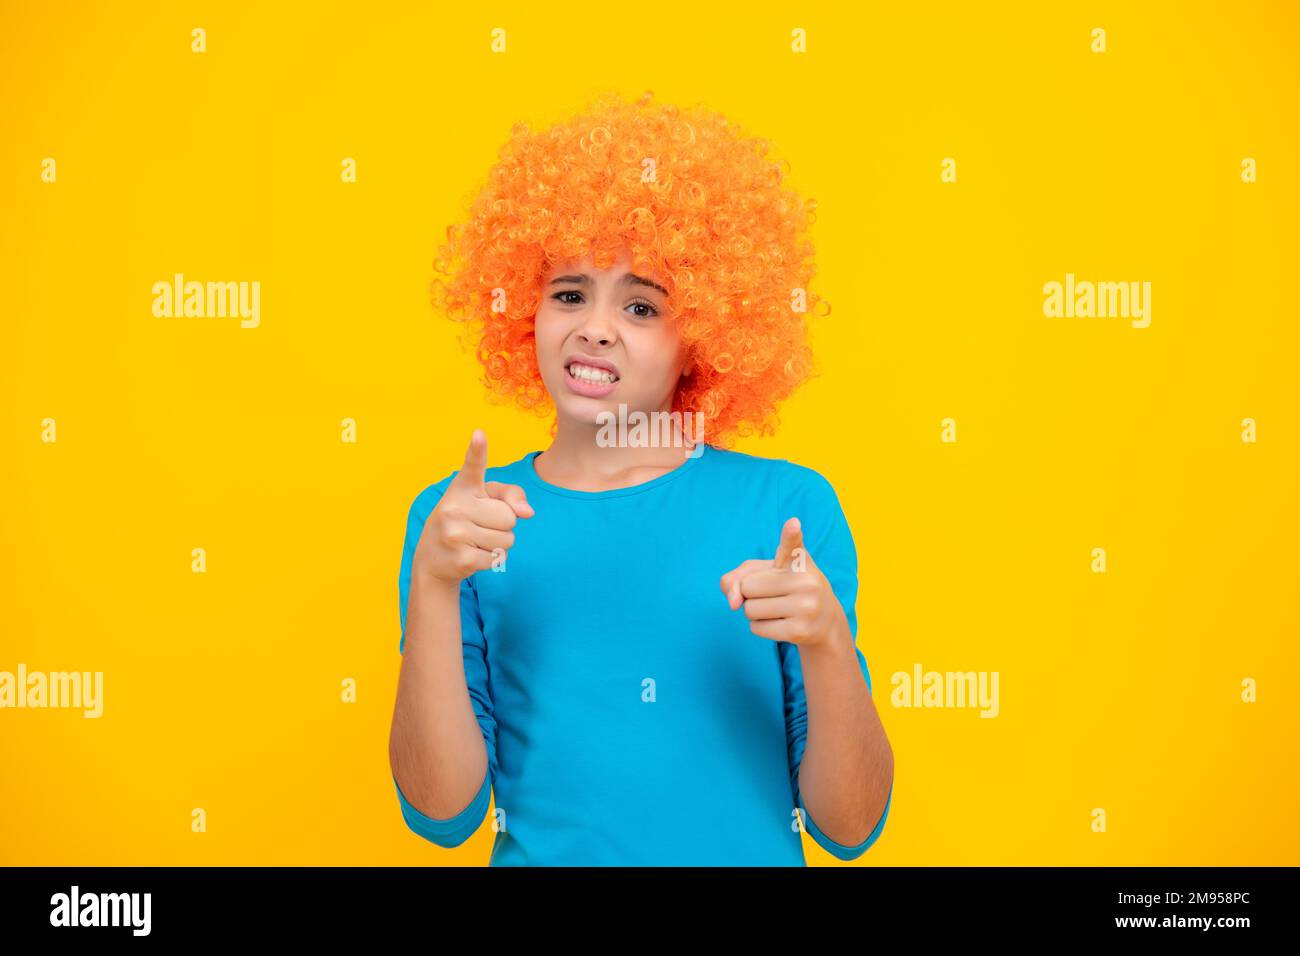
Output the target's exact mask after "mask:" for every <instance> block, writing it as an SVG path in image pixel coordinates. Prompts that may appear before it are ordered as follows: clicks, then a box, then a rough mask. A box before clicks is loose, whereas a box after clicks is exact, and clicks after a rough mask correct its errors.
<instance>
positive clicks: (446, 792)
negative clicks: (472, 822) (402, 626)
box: [388, 575, 487, 820]
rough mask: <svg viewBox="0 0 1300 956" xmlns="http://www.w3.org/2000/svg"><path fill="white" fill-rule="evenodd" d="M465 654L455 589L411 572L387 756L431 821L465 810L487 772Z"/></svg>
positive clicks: (410, 797)
mask: <svg viewBox="0 0 1300 956" xmlns="http://www.w3.org/2000/svg"><path fill="white" fill-rule="evenodd" d="M463 653H464V652H463V650H462V647H461V630H460V589H459V586H455V587H452V586H448V585H444V584H442V583H439V582H436V581H432V580H431V579H428V578H426V577H421V576H418V575H413V576H412V581H411V590H410V603H409V604H408V605H407V617H406V644H405V652H404V653H403V655H402V669H401V673H400V674H399V675H398V680H397V702H396V704H395V706H394V708H393V723H392V729H391V731H390V734H389V739H388V759H389V763H390V765H391V767H392V773H393V777H394V779H396V781H397V785H398V786H399V787H400V788H401V790H402V794H403V795H404V796H405V797H406V799H407V801H408V802H409V803H410V804H411V805H412V806H414V807H415V808H416V809H417V810H419V811H420V812H421V813H423V814H425V815H426V816H429V817H432V818H435V819H443V820H445V819H449V818H451V817H453V816H455V815H456V814H458V813H460V812H461V811H462V810H464V809H465V808H466V807H468V806H469V805H470V803H471V802H472V801H473V799H474V797H475V796H476V795H477V794H478V791H479V788H480V787H481V786H482V785H483V778H484V775H485V774H486V773H487V748H486V746H485V745H484V742H483V734H482V731H481V730H480V728H479V725H478V721H477V719H476V718H475V714H474V706H473V703H472V702H471V701H470V697H469V689H468V686H467V685H466V682H465V661H464V656H463Z"/></svg>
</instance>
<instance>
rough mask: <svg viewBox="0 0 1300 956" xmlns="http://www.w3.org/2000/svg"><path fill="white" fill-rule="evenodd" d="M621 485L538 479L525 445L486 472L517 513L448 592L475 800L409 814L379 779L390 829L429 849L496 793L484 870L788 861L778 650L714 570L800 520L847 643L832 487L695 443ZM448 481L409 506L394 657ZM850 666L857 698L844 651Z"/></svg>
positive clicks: (791, 817) (796, 822)
mask: <svg viewBox="0 0 1300 956" xmlns="http://www.w3.org/2000/svg"><path fill="white" fill-rule="evenodd" d="M702 448H703V450H702V452H701V453H700V454H699V455H698V457H695V458H685V459H684V462H683V464H681V465H679V466H678V467H677V468H675V469H674V470H673V471H670V472H668V473H666V474H664V475H661V476H659V477H658V478H654V479H652V480H650V481H646V482H643V483H641V484H638V485H634V486H632V487H628V488H618V489H615V490H612V491H596V492H592V491H574V490H571V489H567V488H562V487H559V486H557V485H553V484H550V483H548V482H546V481H544V480H543V479H542V478H541V477H540V476H539V475H538V474H537V471H536V469H535V467H534V466H533V459H534V458H535V457H536V456H537V455H538V454H539V452H531V453H529V454H528V455H525V456H524V457H523V458H521V459H519V460H518V461H515V462H513V463H511V464H508V465H505V466H501V467H495V468H488V469H487V480H489V481H502V482H508V483H511V484H517V485H520V486H521V487H523V488H524V490H525V492H526V494H527V496H528V501H529V503H530V504H531V505H532V506H533V510H534V514H533V516H532V517H530V518H521V519H519V521H518V522H517V523H516V525H515V528H514V534H515V543H514V545H513V547H512V548H511V549H510V551H509V552H508V554H507V556H506V559H505V561H504V563H503V564H502V565H501V567H500V569H489V570H483V571H478V572H475V573H474V574H472V575H471V576H470V577H468V578H466V579H465V580H464V581H462V582H461V587H460V617H461V637H462V645H463V650H464V663H465V681H466V685H467V687H468V689H469V696H470V700H471V702H472V704H473V707H474V713H475V715H476V716H477V719H478V726H479V729H480V730H481V731H482V733H483V742H484V744H485V746H486V749H487V757H488V762H487V772H486V773H485V775H484V778H483V783H482V786H481V787H480V788H479V791H478V794H477V796H475V797H474V799H473V800H472V801H471V802H470V804H469V806H467V807H466V808H465V809H464V810H462V811H461V812H460V813H458V814H456V815H455V816H453V817H450V818H448V819H436V818H433V817H429V816H426V815H425V814H424V813H422V812H421V811H419V810H418V809H416V808H415V807H414V806H413V805H412V804H411V803H410V802H409V801H408V800H407V799H406V797H405V795H404V794H403V793H402V790H401V788H400V786H398V785H397V779H396V777H394V778H393V784H394V786H395V787H397V796H398V800H399V802H400V805H401V811H402V815H403V818H404V820H405V821H406V824H407V825H408V826H409V827H410V829H411V830H413V831H414V832H415V833H417V834H419V835H420V836H422V837H424V838H425V839H426V840H429V841H431V842H433V843H435V844H437V845H438V846H442V847H454V846H457V845H458V844H460V843H462V842H464V841H465V840H466V839H467V838H468V837H470V836H471V835H472V834H473V833H474V832H475V831H476V830H477V829H478V828H479V826H480V825H482V823H483V822H484V819H485V817H486V815H487V811H488V806H489V798H490V797H491V796H492V795H495V811H494V815H493V816H494V821H495V829H496V836H495V840H494V842H493V846H492V854H491V859H490V861H489V865H491V866H520V865H532V866H538V865H541V866H605V865H611V866H661V865H662V866H780V865H789V866H803V865H805V860H804V855H803V843H802V840H801V838H800V820H802V823H803V826H804V828H805V829H806V830H807V832H808V833H809V834H810V835H811V836H812V837H813V839H815V840H816V841H817V843H818V844H820V845H821V846H822V847H823V848H825V849H826V850H827V851H829V852H830V853H832V854H833V855H835V856H836V857H838V858H839V859H842V860H852V859H855V858H857V857H859V856H861V855H862V854H863V853H864V852H865V851H866V850H867V848H868V847H870V846H871V845H872V844H873V843H874V842H875V841H876V839H877V838H878V837H879V836H880V833H881V830H882V829H883V827H884V825H885V819H886V818H887V817H888V816H889V806H890V804H892V802H893V787H892V785H891V787H890V792H889V800H888V802H887V803H886V804H885V809H884V811H883V813H882V814H881V817H880V821H879V823H877V824H876V827H875V829H874V830H873V831H872V832H871V834H870V835H869V836H868V837H867V838H866V839H865V840H864V841H863V842H862V843H860V844H859V845H857V846H845V845H842V844H840V843H837V842H835V841H834V840H832V839H830V838H829V837H827V836H826V835H825V834H824V833H822V832H821V830H819V829H818V828H817V825H816V823H815V821H813V819H812V818H811V816H810V815H809V814H808V812H807V810H806V809H805V808H804V806H803V799H802V797H801V795H800V792H799V766H800V763H801V761H802V759H803V753H804V747H805V743H806V739H807V725H808V712H807V702H806V699H805V697H804V688H803V679H802V673H801V670H800V666H799V650H798V647H797V645H794V644H788V643H785V642H781V641H773V640H770V639H768V638H764V637H759V636H758V635H756V634H754V633H753V632H752V631H750V629H749V621H748V618H746V617H745V614H744V611H743V609H742V610H737V611H732V610H731V609H730V607H729V606H728V604H727V601H726V597H725V596H724V595H723V593H722V591H721V590H720V588H719V585H718V579H719V578H720V577H721V576H722V575H723V574H724V573H726V572H727V571H730V570H731V569H732V568H734V567H735V566H736V565H738V564H740V563H741V562H742V561H744V560H745V559H747V558H772V557H774V556H775V552H776V547H777V544H778V541H779V538H780V533H781V527H782V525H783V524H784V523H785V521H786V519H788V518H791V517H798V518H799V519H800V522H801V524H802V526H803V534H804V543H805V546H806V547H807V550H808V553H809V554H810V555H811V556H812V559H813V560H814V561H815V562H816V563H817V566H818V567H819V568H820V569H821V570H822V573H823V574H825V575H826V577H827V579H828V580H829V581H830V584H831V587H832V589H833V590H834V592H835V595H836V596H837V597H838V598H839V600H840V602H841V604H843V606H844V612H845V614H846V615H847V616H848V621H849V627H850V630H851V632H852V633H853V635H854V638H855V639H856V636H857V617H856V614H855V609H854V605H855V601H856V597H857V554H856V551H855V548H854V544H853V536H852V534H851V533H850V531H849V526H848V522H847V521H846V520H845V518H844V513H843V511H842V510H841V508H840V504H839V501H838V499H837V497H836V495H835V491H834V489H833V488H832V487H831V485H830V483H829V482H827V481H826V479H825V478H823V477H822V476H821V475H820V474H818V473H817V472H816V471H813V470H812V469H810V468H806V467H804V466H801V465H797V464H794V463H791V462H789V461H785V460H781V459H769V458H761V457H757V456H753V455H747V454H743V453H740V452H733V451H726V450H720V449H715V448H712V447H708V446H702ZM454 477H455V472H453V473H452V474H450V475H448V476H447V477H446V478H444V479H442V480H441V481H439V482H437V483H436V484H433V485H430V486H429V487H427V488H425V489H424V490H423V491H421V492H420V493H419V494H418V495H417V496H416V498H415V501H414V502H413V503H412V505H411V508H410V512H409V516H408V520H407V525H406V537H405V545H404V548H403V551H402V561H401V570H400V573H399V578H398V582H399V609H400V616H401V625H402V638H401V641H400V642H399V644H398V649H399V652H404V651H405V646H406V616H407V614H406V612H407V602H408V600H409V595H410V584H411V562H412V557H413V555H414V553H415V548H416V545H417V543H418V542H419V540H420V534H421V532H422V530H423V528H424V523H425V521H426V519H427V518H428V517H429V514H430V512H432V510H433V508H434V507H435V506H436V505H437V503H438V501H439V499H440V498H441V497H442V494H443V492H444V491H445V490H446V488H447V486H448V484H449V483H450V482H451V480H452V479H453V478H454ZM857 660H858V664H859V666H860V667H861V669H862V674H863V676H864V678H865V679H866V681H867V686H868V687H870V686H871V674H870V672H869V671H868V669H867V662H866V659H865V658H864V657H863V654H862V651H861V650H860V649H858V650H857Z"/></svg>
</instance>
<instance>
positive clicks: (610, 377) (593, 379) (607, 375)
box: [564, 362, 618, 385]
mask: <svg viewBox="0 0 1300 956" xmlns="http://www.w3.org/2000/svg"><path fill="white" fill-rule="evenodd" d="M564 368H565V371H566V372H568V373H569V378H572V379H575V380H576V381H579V382H583V383H585V384H587V385H613V384H614V383H615V382H617V381H618V373H617V372H615V371H612V370H611V369H607V368H597V367H596V366H594V365H585V364H583V363H582V362H570V363H569V364H568V365H566V366H565V367H564Z"/></svg>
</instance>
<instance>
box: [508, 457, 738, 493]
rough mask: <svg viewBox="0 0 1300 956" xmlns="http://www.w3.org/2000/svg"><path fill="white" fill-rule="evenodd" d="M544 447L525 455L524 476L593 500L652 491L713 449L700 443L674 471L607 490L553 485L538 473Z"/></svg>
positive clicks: (557, 490)
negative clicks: (538, 459)
mask: <svg viewBox="0 0 1300 956" xmlns="http://www.w3.org/2000/svg"><path fill="white" fill-rule="evenodd" d="M543 450H544V449H540V448H539V449H538V450H537V451H530V452H529V453H528V454H527V455H525V456H524V476H525V478H526V479H527V481H528V482H529V483H530V484H532V485H535V486H537V487H538V488H540V489H541V490H543V491H549V492H550V493H551V494H553V495H563V496H564V497H565V498H585V499H588V500H593V499H597V498H622V497H625V496H627V495H639V494H641V493H642V492H643V491H650V490H651V489H654V488H658V487H660V486H661V485H666V484H667V483H668V482H670V481H675V480H676V479H678V478H680V477H681V476H682V475H684V474H686V473H688V472H689V471H691V470H692V469H693V468H695V467H696V466H698V465H699V463H700V462H701V461H703V460H704V459H705V457H706V456H708V455H709V454H710V453H711V452H712V449H711V448H710V447H709V446H708V445H703V444H702V445H700V453H699V454H698V455H696V456H695V457H694V458H687V459H686V461H684V462H683V463H682V464H680V465H678V466H677V467H676V468H674V469H673V470H672V471H669V472H666V473H665V474H662V475H660V476H659V477H657V478H651V479H650V480H649V481H643V482H641V483H640V484H636V485H628V486H627V487H626V488H610V489H608V490H606V491H579V490H578V489H576V488H564V487H561V486H560V485H553V484H551V483H550V482H549V481H547V480H546V479H544V478H543V477H542V476H541V475H539V474H538V473H537V466H536V465H535V464H534V459H535V458H537V456H538V455H540V454H541V453H542V451H543Z"/></svg>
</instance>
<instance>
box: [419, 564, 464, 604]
mask: <svg viewBox="0 0 1300 956" xmlns="http://www.w3.org/2000/svg"><path fill="white" fill-rule="evenodd" d="M411 596H412V599H417V598H418V599H419V600H421V601H448V600H459V598H460V582H459V581H455V580H451V581H449V580H447V579H446V578H440V577H437V576H435V575H434V574H433V573H431V572H429V571H412V572H411Z"/></svg>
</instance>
